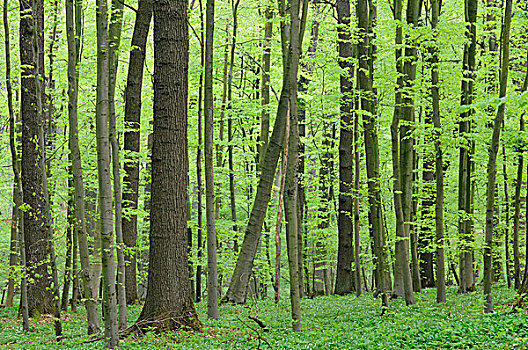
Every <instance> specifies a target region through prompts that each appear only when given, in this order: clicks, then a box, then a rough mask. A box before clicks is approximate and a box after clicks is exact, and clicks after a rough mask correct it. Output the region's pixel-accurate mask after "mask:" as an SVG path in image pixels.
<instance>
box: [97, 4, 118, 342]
mask: <svg viewBox="0 0 528 350" xmlns="http://www.w3.org/2000/svg"><path fill="white" fill-rule="evenodd" d="M96 22H97V101H96V133H97V173H98V183H99V208H100V209H99V214H100V217H99V220H100V224H99V225H100V227H101V258H102V273H103V310H104V313H103V315H104V321H105V333H104V334H105V338H106V346H107V347H108V348H114V347H116V346H118V345H119V337H118V334H117V330H118V324H117V300H116V283H115V280H116V276H115V262H114V238H113V236H114V235H113V233H114V228H113V220H112V212H113V210H112V184H111V182H110V158H111V156H110V138H109V131H108V118H109V106H108V89H109V81H108V79H109V74H108V72H109V59H108V39H107V33H108V32H107V31H108V18H107V2H106V0H98V1H97V9H96Z"/></svg>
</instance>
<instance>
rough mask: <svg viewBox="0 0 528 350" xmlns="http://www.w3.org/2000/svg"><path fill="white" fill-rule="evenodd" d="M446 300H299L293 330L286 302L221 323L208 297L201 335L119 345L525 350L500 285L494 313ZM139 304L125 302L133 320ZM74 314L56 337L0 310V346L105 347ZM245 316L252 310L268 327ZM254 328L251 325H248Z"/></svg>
mask: <svg viewBox="0 0 528 350" xmlns="http://www.w3.org/2000/svg"><path fill="white" fill-rule="evenodd" d="M447 293H448V294H447V299H448V302H447V303H446V304H445V305H437V304H436V303H435V302H434V300H435V291H434V290H426V291H424V292H423V293H417V294H416V298H417V304H416V305H414V306H411V307H406V306H404V304H403V300H395V301H392V302H391V303H390V310H389V312H388V313H386V314H385V315H383V316H381V313H380V311H381V310H380V306H379V305H380V303H379V300H377V299H374V298H373V296H372V294H371V293H367V294H364V295H363V296H361V297H360V298H356V297H355V296H352V295H350V296H345V297H340V296H330V297H319V298H315V299H304V300H303V301H302V307H303V330H302V332H300V333H293V332H292V331H291V330H290V313H289V301H288V299H287V298H283V300H282V301H281V302H280V303H279V305H275V304H274V303H273V302H272V301H271V300H259V301H257V302H250V303H248V305H247V306H240V305H221V307H220V314H221V319H220V320H219V321H210V320H207V318H206V317H205V315H206V310H205V308H206V303H205V302H202V303H200V304H197V308H198V312H199V314H200V315H201V320H202V322H203V323H204V331H203V332H202V333H189V332H185V331H180V332H173V333H169V334H152V333H147V334H146V335H145V336H144V337H142V338H140V339H125V340H123V341H122V342H121V347H120V348H121V349H257V348H259V347H260V349H269V348H270V346H271V348H273V349H321V350H323V349H324V350H327V349H528V317H527V316H528V315H527V313H526V312H521V313H512V312H511V308H510V306H509V303H510V302H511V301H512V299H513V298H514V296H515V295H514V293H513V292H512V291H510V290H508V289H507V288H505V287H504V286H497V287H496V288H495V289H494V300H495V303H496V312H495V313H494V314H490V315H485V314H483V313H482V310H483V303H482V302H481V300H482V299H483V298H482V295H481V294H480V293H479V292H477V293H474V294H467V295H458V294H457V293H456V289H455V288H449V289H448V292H447ZM140 310H141V308H140V307H139V306H138V307H131V308H129V310H128V311H129V320H130V322H131V323H132V322H133V321H134V320H135V319H136V318H137V316H138V314H139V312H140ZM82 311H83V310H82V308H80V309H79V312H78V313H67V314H65V315H63V317H65V319H66V320H65V321H64V323H63V327H64V334H65V339H64V340H63V341H62V343H57V342H56V341H55V339H54V331H53V322H52V320H51V319H45V318H44V319H41V320H39V321H38V322H37V323H35V322H34V321H35V320H32V326H31V332H29V333H27V334H24V333H23V332H22V331H21V325H20V320H18V319H17V318H16V310H15V309H5V308H4V309H0V347H2V348H10V349H102V348H104V343H103V342H102V341H99V342H91V343H85V341H86V340H87V337H86V336H85V335H84V332H85V319H84V315H83V314H82ZM248 316H256V317H257V318H258V319H259V320H260V321H262V322H263V323H264V324H265V325H266V326H267V328H268V329H269V331H268V332H263V331H262V330H261V329H260V327H259V326H258V325H257V323H255V322H254V321H253V320H251V319H249V318H248ZM250 327H251V328H250Z"/></svg>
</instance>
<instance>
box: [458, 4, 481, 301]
mask: <svg viewBox="0 0 528 350" xmlns="http://www.w3.org/2000/svg"><path fill="white" fill-rule="evenodd" d="M477 5H478V1H477V0H465V8H466V11H465V18H466V38H467V39H468V42H469V43H467V44H466V45H465V46H464V58H463V79H462V94H461V104H462V105H464V106H468V105H471V103H473V98H474V96H473V94H474V79H475V67H476V45H477V44H476V31H477V29H476V21H477ZM470 118H471V111H468V112H465V113H462V114H461V116H460V123H459V125H460V126H459V133H460V136H461V137H463V138H465V145H463V146H461V147H460V158H459V172H458V211H459V213H461V218H460V219H459V230H458V231H459V232H460V233H461V239H460V246H461V249H460V264H459V271H460V285H459V292H460V293H466V292H468V291H473V290H475V278H474V273H473V237H472V220H471V213H472V206H471V198H472V185H471V177H472V176H471V175H472V174H471V167H472V166H471V163H472V160H471V149H472V143H473V141H471V140H469V139H468V135H469V133H470V132H471V123H472V122H471V120H470Z"/></svg>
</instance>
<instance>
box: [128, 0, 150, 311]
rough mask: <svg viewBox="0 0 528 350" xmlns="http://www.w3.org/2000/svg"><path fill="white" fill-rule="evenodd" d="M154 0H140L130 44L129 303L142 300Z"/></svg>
mask: <svg viewBox="0 0 528 350" xmlns="http://www.w3.org/2000/svg"><path fill="white" fill-rule="evenodd" d="M151 19H152V0H140V1H139V4H138V10H137V12H136V20H135V22H134V32H133V34H132V41H131V43H130V45H131V47H132V50H131V51H130V59H129V63H128V76H127V85H126V94H125V140H124V154H125V164H124V172H125V175H124V178H123V185H124V190H123V210H124V211H125V213H126V212H127V211H129V213H128V215H125V216H123V220H122V226H123V227H122V229H123V242H124V244H125V246H126V248H127V249H126V251H127V255H126V256H125V258H126V260H127V264H126V266H125V289H126V299H127V304H134V303H136V301H137V300H138V292H137V273H136V268H137V213H136V210H137V209H138V193H139V151H140V125H141V88H142V85H143V69H144V65H145V51H146V46H147V39H148V32H149V27H150V21H151Z"/></svg>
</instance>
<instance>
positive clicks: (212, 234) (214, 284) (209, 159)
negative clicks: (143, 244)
mask: <svg viewBox="0 0 528 350" xmlns="http://www.w3.org/2000/svg"><path fill="white" fill-rule="evenodd" d="M214 4H215V3H214V0H207V5H206V6H207V7H206V28H205V75H204V78H205V89H204V111H205V113H204V115H205V192H206V193H205V205H206V220H207V315H208V316H209V318H212V319H215V320H217V319H218V318H219V317H220V316H219V314H218V295H217V294H218V268H217V259H216V231H215V207H214V203H215V201H214V191H215V187H214V172H213V165H214V158H213V116H214V110H213V34H214Z"/></svg>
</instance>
